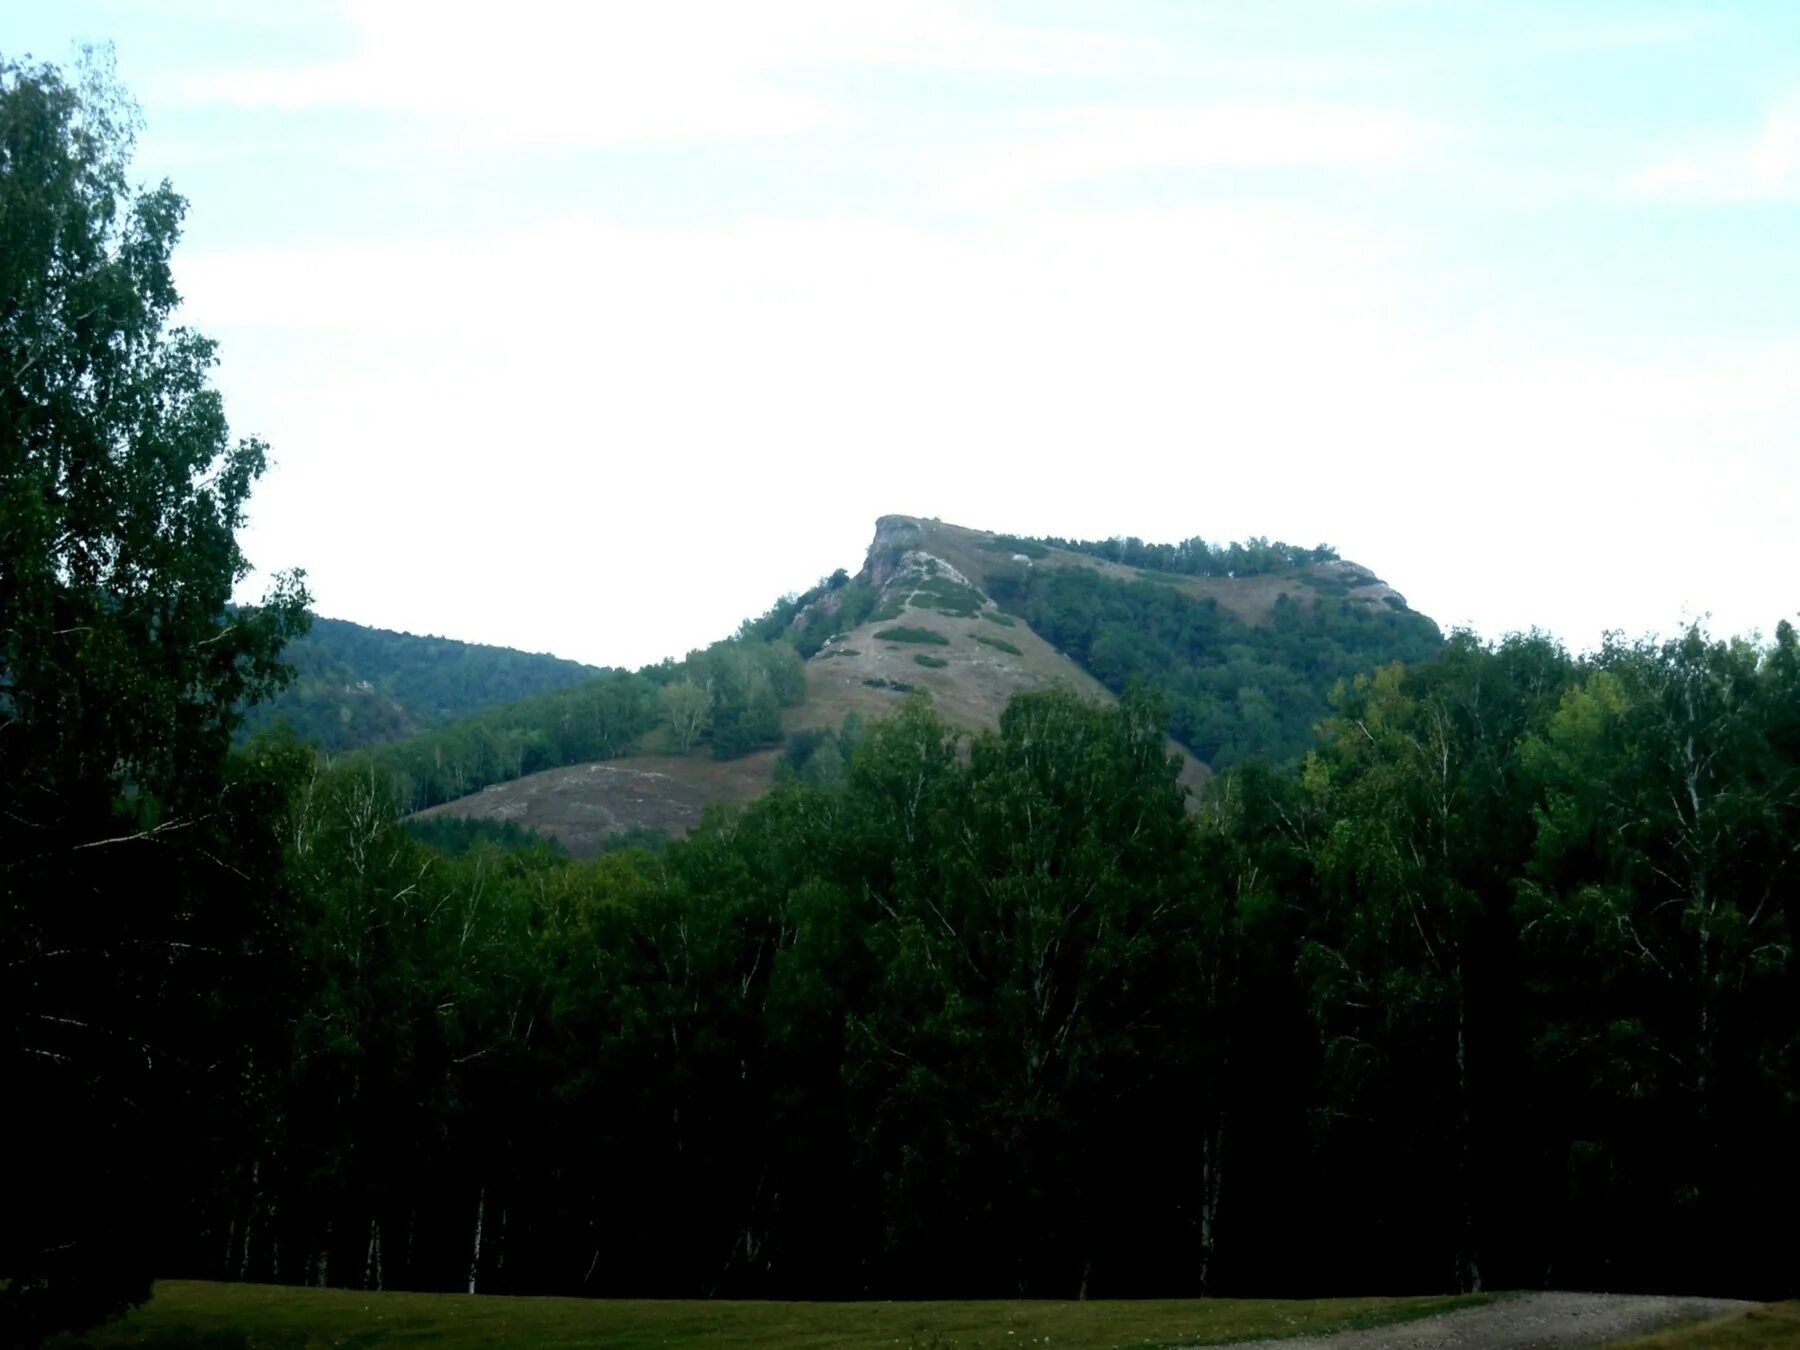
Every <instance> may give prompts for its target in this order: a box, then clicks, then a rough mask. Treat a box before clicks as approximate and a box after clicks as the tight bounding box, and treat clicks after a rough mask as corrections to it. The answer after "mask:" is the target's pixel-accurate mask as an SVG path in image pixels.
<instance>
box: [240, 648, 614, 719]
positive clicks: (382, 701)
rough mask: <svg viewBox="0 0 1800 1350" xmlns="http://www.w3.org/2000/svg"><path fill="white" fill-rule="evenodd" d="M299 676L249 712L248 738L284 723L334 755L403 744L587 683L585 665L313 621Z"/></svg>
mask: <svg viewBox="0 0 1800 1350" xmlns="http://www.w3.org/2000/svg"><path fill="white" fill-rule="evenodd" d="M283 658H284V660H285V661H286V663H287V664H288V665H289V666H291V667H292V668H293V672H294V675H293V679H292V680H291V681H290V682H289V683H288V685H287V687H286V688H285V689H283V690H282V691H281V692H280V693H279V694H277V695H276V696H275V697H273V698H271V699H268V700H266V701H265V702H263V703H260V704H257V705H255V706H254V707H252V708H250V709H247V710H246V716H245V720H244V730H245V732H247V733H248V732H255V731H259V730H261V729H263V728H265V727H268V726H272V725H274V723H275V722H277V721H285V722H286V723H287V724H288V725H289V726H291V727H293V729H294V730H295V731H296V732H298V733H299V734H300V735H301V736H302V737H304V738H305V739H307V740H309V741H311V742H312V743H313V744H315V745H317V746H319V747H321V748H322V749H326V750H353V749H357V748H360V747H363V746H369V745H374V744H376V743H377V742H380V741H392V740H399V739H402V738H404V737H407V736H412V735H416V734H418V733H419V732H422V731H425V730H427V729H429V728H431V727H435V726H440V725H442V724H443V723H445V722H449V721H453V720H455V719H456V718H459V717H467V716H470V715H472V714H474V713H477V712H480V711H482V710H483V709H485V708H488V707H491V706H493V705H495V704H500V703H512V702H516V701H518V700H520V699H525V698H531V697H533V696H534V695H538V694H544V693H548V692H550V691H551V690H554V689H561V688H565V687H567V686H568V685H572V684H579V683H581V682H582V681H583V680H588V679H591V678H593V677H594V676H595V675H598V674H600V673H601V672H600V671H598V670H596V669H595V668H594V667H593V666H584V665H582V664H581V663H580V662H579V661H565V660H563V659H561V658H560V657H555V656H547V655H543V654H540V653H534V652H521V651H514V650H513V649H511V648H509V647H490V646H485V645H483V644H481V643H475V642H457V641H455V640H453V639H451V638H440V637H416V636H414V635H413V634H411V633H395V632H390V631H389V630H387V629H384V628H368V627H365V626H364V625H362V624H358V623H347V622H345V621H344V620H342V619H322V618H315V619H314V620H313V622H312V627H311V628H310V629H309V630H308V631H307V632H306V633H305V635H303V636H302V637H299V638H297V639H295V640H294V641H293V642H291V643H290V644H289V645H288V647H287V650H286V651H285V652H284V653H283Z"/></svg>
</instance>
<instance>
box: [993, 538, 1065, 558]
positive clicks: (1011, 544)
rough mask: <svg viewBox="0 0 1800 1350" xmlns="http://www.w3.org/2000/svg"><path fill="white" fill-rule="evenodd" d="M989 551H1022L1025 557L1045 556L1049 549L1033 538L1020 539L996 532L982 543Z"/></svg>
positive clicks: (1048, 553) (1048, 554) (1047, 555)
mask: <svg viewBox="0 0 1800 1350" xmlns="http://www.w3.org/2000/svg"><path fill="white" fill-rule="evenodd" d="M982 548H984V549H986V550H987V551H988V552H989V553H1023V554H1024V555H1025V556H1026V557H1027V558H1047V557H1049V556H1050V550H1049V549H1047V548H1045V547H1044V546H1043V545H1042V544H1040V543H1038V542H1037V541H1036V540H1035V539H1021V538H1019V537H1018V536H1017V535H1015V534H997V535H995V536H994V537H993V538H992V539H990V540H988V541H987V543H985V544H983V545H982Z"/></svg>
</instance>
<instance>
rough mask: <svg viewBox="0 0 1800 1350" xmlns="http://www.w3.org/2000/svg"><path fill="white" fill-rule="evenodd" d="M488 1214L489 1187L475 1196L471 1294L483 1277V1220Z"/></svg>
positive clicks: (470, 1277)
mask: <svg viewBox="0 0 1800 1350" xmlns="http://www.w3.org/2000/svg"><path fill="white" fill-rule="evenodd" d="M486 1214H487V1187H485V1186H484V1187H482V1188H481V1190H479V1191H478V1192H476V1194H475V1242H474V1246H473V1248H472V1249H471V1250H470V1252H469V1292H470V1293H471V1294H472V1293H474V1292H475V1285H476V1283H477V1281H478V1280H479V1279H480V1276H481V1220H482V1218H483V1217H484V1216H485V1215H486Z"/></svg>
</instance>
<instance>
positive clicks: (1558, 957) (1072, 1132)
mask: <svg viewBox="0 0 1800 1350" xmlns="http://www.w3.org/2000/svg"><path fill="white" fill-rule="evenodd" d="M1163 717H1164V712H1163V710H1162V709H1161V708H1160V707H1158V706H1157V705H1156V704H1155V703H1154V702H1153V701H1149V700H1146V699H1143V698H1140V697H1136V696H1133V697H1132V698H1129V699H1128V700H1127V701H1126V703H1125V704H1124V706H1122V707H1120V708H1115V709H1106V708H1101V707H1097V706H1094V705H1090V704H1084V703H1082V702H1081V701H1080V700H1078V699H1075V698H1073V697H1072V696H1070V695H1066V694H1047V695H1034V696H1021V697H1019V698H1017V699H1015V701H1014V703H1013V705H1012V707H1011V708H1009V710H1008V711H1007V713H1006V715H1005V718H1004V719H1003V722H1002V725H1001V728H1000V729H999V731H997V732H995V733H988V734H983V735H977V736H975V737H973V738H969V737H966V736H964V735H961V734H959V733H957V732H956V731H954V730H953V729H952V728H949V727H947V726H946V725H945V724H943V723H942V722H941V721H939V720H938V719H937V718H936V717H935V716H934V715H933V714H932V713H931V712H930V710H929V709H928V708H927V707H925V706H924V705H923V704H921V703H918V702H916V701H915V702H914V703H913V704H911V705H910V706H908V707H906V708H905V709H903V711H902V712H901V713H900V714H899V715H898V716H897V717H895V718H893V719H891V720H888V721H885V722H878V723H875V724H873V725H872V726H870V727H869V728H868V729H867V730H866V732H865V734H864V735H863V736H862V737H861V738H860V739H859V740H858V741H857V742H856V743H855V744H854V745H853V746H852V747H851V749H850V760H849V768H848V772H847V774H846V775H845V777H844V780H843V781H842V783H841V784H840V785H837V786H833V787H828V788H820V787H815V786H809V785H806V784H804V783H800V782H789V783H788V784H786V785H784V786H781V787H779V788H777V789H776V790H775V791H774V792H773V793H772V794H771V795H770V796H768V797H767V798H765V799H763V800H762V801H760V802H758V803H756V804H754V805H752V806H750V807H749V808H747V809H746V810H744V811H743V812H742V813H740V814H737V815H733V816H724V815H722V816H720V817H718V818H717V819H715V820H714V821H713V822H712V823H711V824H710V825H709V826H708V827H706V828H704V829H703V830H701V831H700V832H699V833H698V834H697V835H695V836H694V837H692V838H690V839H689V840H687V841H684V842H677V843H673V844H671V845H669V846H667V847H666V848H665V849H664V850H662V851H661V852H660V853H658V854H655V855H651V854H643V853H638V852H635V851H632V850H629V849H626V850H620V851H617V852H614V853H612V854H609V855H607V856H606V857H604V858H602V859H599V860H597V861H595V862H592V863H579V862H571V861H569V860H567V859H562V858H558V857H555V856H553V855H551V854H549V853H548V852H545V851H542V850H533V849H529V848H528V849H524V850H519V849H510V850H509V849H502V848H495V847H488V848H480V847H478V848H476V849H474V850H472V851H470V852H467V853H464V854H462V855H460V856H458V857H454V858H452V857H448V856H444V855H440V854H437V853H434V852H433V851H432V850H429V849H427V848H424V847H422V846H420V845H419V844H417V843H416V842H414V841H412V840H411V839H410V838H409V837H408V836H406V835H405V833H404V832H403V831H402V830H401V829H400V828H399V827H398V825H397V823H396V818H397V814H398V813H397V807H396V805H395V803H394V802H393V801H392V799H391V798H389V797H387V796H386V795H385V787H384V784H383V781H382V779H381V778H380V777H379V775H370V774H368V773H367V772H366V771H359V770H355V769H340V770H336V771H322V770H320V769H319V768H318V767H317V765H316V764H315V763H314V761H313V759H312V757H311V756H310V754H308V753H307V752H306V751H305V750H304V748H303V747H299V746H296V745H292V744H284V743H281V742H265V743H262V744H260V745H259V746H258V747H257V748H256V750H255V752H254V760H253V762H254V763H256V764H257V765H258V766H260V772H261V773H263V774H266V775H268V776H269V777H270V779H271V780H283V779H285V780H286V781H288V782H290V784H291V785H292V786H291V787H290V788H289V790H288V797H287V800H288V802H289V807H288V810H289V811H290V812H292V813H293V814H291V815H289V816H287V817H285V818H283V820H282V822H281V824H280V825H279V827H278V830H277V833H278V834H279V835H280V836H281V837H282V838H284V839H287V840H291V841H293V845H292V847H293V848H294V849H295V852H293V853H291V854H289V855H287V856H286V857H285V858H284V860H283V862H282V864H281V867H280V874H279V881H278V883H277V885H278V887H279V894H280V895H281V897H282V898H281V899H280V900H279V901H275V900H273V897H271V903H274V904H275V905H276V908H277V909H278V910H279V911H280V913H281V914H282V915H283V916H284V918H283V919H282V921H281V922H282V924H283V925H284V926H285V928H286V931H287V933H288V937H287V939H286V941H285V942H284V943H283V944H281V945H280V946H279V947H278V948H277V949H274V950H272V951H271V952H270V953H269V959H270V960H271V961H272V962H273V965H272V966H271V967H270V968H269V970H268V971H267V973H266V974H265V976H264V977H263V978H259V979H257V980H256V981H254V982H253V985H254V987H255V988H257V989H258V990H261V991H280V993H279V996H278V997H277V996H274V995H272V994H267V993H265V995H264V997H266V998H267V999H268V1001H267V1003H265V1004H264V1006H263V1007H262V1009H261V1011H260V1012H257V1011H256V1010H255V1009H254V1008H246V1009H241V1010H239V1011H238V1013H237V1014H236V1015H235V1017H234V1022H235V1024H236V1025H237V1026H239V1027H240V1028H246V1029H247V1028H252V1027H257V1028H261V1033H260V1034H261V1035H262V1036H266V1037H268V1038H269V1039H268V1040H267V1041H264V1042H261V1043H260V1044H259V1043H258V1042H257V1041H256V1040H255V1039H254V1038H250V1039H249V1040H248V1042H247V1044H246V1047H245V1053H246V1054H250V1053H254V1054H255V1055H256V1057H257V1058H258V1059H260V1060H261V1061H262V1062H264V1063H265V1064H276V1065H286V1066H291V1067H288V1068H284V1069H283V1070H282V1072H281V1073H279V1074H278V1075H277V1076H276V1080H275V1083H273V1084H271V1085H270V1087H269V1088H268V1089H266V1090H263V1091H259V1092H255V1093H248V1094H246V1095H244V1096H242V1097H241V1098H238V1099H236V1100H233V1101H230V1102H220V1103H218V1107H219V1109H220V1111H221V1119H220V1120H219V1122H218V1125H217V1126H216V1128H217V1131H218V1134H219V1136H220V1137H221V1138H222V1139H224V1140H226V1141H228V1143H229V1146H228V1147H224V1148H222V1149H220V1150H218V1151H215V1152H214V1153H213V1154H212V1155H211V1156H210V1157H209V1159H208V1161H207V1166H206V1167H205V1169H204V1170H203V1171H202V1172H201V1173H199V1174H197V1175H196V1176H195V1177H194V1179H193V1184H192V1187H191V1191H192V1194H193V1196H194V1201H193V1203H192V1205H191V1206H190V1207H187V1208H185V1209H184V1212H183V1221H182V1224H181V1225H180V1228H181V1231H183V1232H185V1233H187V1234H189V1235H190V1237H191V1241H192V1243H193V1245H192V1247H191V1249H189V1255H188V1256H187V1258H186V1259H185V1260H184V1261H183V1262H182V1263H181V1268H182V1269H183V1270H184V1271H186V1272H187V1273H191V1274H201V1273H208V1274H216V1275H231V1276H236V1277H250V1278H263V1279H286V1280H311V1281H318V1280H328V1281H330V1282H334V1283H335V1282H345V1283H351V1284H358V1283H369V1284H374V1283H378V1282H380V1283H386V1284H389V1285H395V1286H408V1287H410V1286H418V1287H432V1288H452V1287H466V1282H467V1281H469V1280H471V1279H473V1280H474V1281H475V1283H476V1284H477V1286H478V1287H479V1288H482V1289H488V1290H513V1291H526V1290H541V1291H562V1292H589V1293H607V1294H626V1293H656V1294H668V1295H705V1294H712V1293H719V1294H724V1293H731V1294H740V1295H778V1296H784V1297H846V1296H851V1295H873V1296H910V1295H955V1294H968V1295H974V1294H995V1293H1023V1294H1026V1295H1045V1296H1073V1295H1076V1294H1078V1293H1081V1292H1084V1291H1085V1292H1087V1293H1089V1294H1091V1295H1095V1296H1099V1295H1128V1294H1143V1293H1150V1292H1159V1293H1165V1294H1168V1293H1200V1292H1205V1293H1214V1294H1268V1295H1275V1294H1289V1295H1297V1294H1324V1293H1338V1292H1344V1291H1348V1290H1354V1289H1366V1288H1369V1287H1372V1286H1374V1285H1383V1286H1386V1287H1404V1288H1414V1289H1441V1290H1454V1289H1467V1288H1472V1287H1476V1286H1477V1285H1478V1284H1479V1285H1481V1286H1483V1287H1519V1286H1527V1287H1529V1286H1541V1285H1545V1284H1552V1283H1553V1284H1558V1285H1569V1286H1588V1285H1601V1286H1606V1287H1612V1288H1643V1289H1658V1288H1672V1287H1682V1288H1704V1289H1709V1290H1713V1291H1717V1292H1728V1293H1741V1294H1748V1295H1755V1296H1774V1295H1777V1294H1781V1293H1784V1292H1791V1291H1792V1289H1793V1279H1794V1276H1793V1271H1794V1266H1793V1261H1792V1257H1793V1254H1794V1253H1793V1248H1792V1244H1791V1242H1790V1241H1789V1240H1787V1239H1785V1238H1776V1239H1775V1240H1773V1241H1771V1240H1769V1238H1768V1237H1767V1236H1766V1229H1765V1226H1764V1224H1763V1222H1762V1220H1763V1219H1764V1218H1766V1216H1767V1215H1769V1214H1770V1213H1775V1212H1780V1211H1781V1210H1782V1209H1783V1208H1784V1207H1785V1206H1786V1205H1787V1204H1791V1203H1792V1202H1793V1200H1794V1199H1795V1198H1796V1197H1797V1195H1800V1168H1797V1167H1796V1163H1795V1159H1794V1157H1793V1153H1792V1149H1791V1147H1790V1146H1789V1145H1790V1144H1791V1139H1792V1138H1793V1137H1794V1133H1793V1132H1794V1130H1795V1128H1796V1126H1797V1125H1800V1120H1796V1118H1795V1117H1796V1108H1795V1101H1796V1086H1797V1081H1796V1072H1797V1071H1800V1063H1797V1062H1796V1056H1795V1045H1796V1037H1797V1036H1800V1025H1796V1021H1797V1018H1800V1000H1797V999H1796V998H1795V994H1796V983H1797V981H1796V975H1795V971H1794V968H1793V962H1792V955H1791V947H1792V934H1793V931H1794V930H1793V926H1794V923H1795V922H1796V920H1797V919H1800V908H1797V907H1800V886H1797V884H1796V881H1797V879H1796V876H1795V865H1794V857H1795V847H1794V845H1795V841H1796V840H1797V839H1800V644H1797V643H1796V640H1795V635H1794V633H1793V631H1792V629H1790V628H1788V627H1787V626H1785V625H1784V626H1783V627H1782V628H1781V630H1780V633H1779V635H1778V638H1777V640H1776V642H1775V643H1774V644H1773V645H1772V646H1770V647H1768V648H1762V649H1758V648H1754V647H1751V646H1749V645H1746V644H1742V643H1722V642H1714V641H1709V640H1708V639H1706V638H1705V637H1704V636H1703V635H1701V634H1698V633H1692V634H1689V635H1687V636H1685V637H1683V638H1681V639H1678V640H1675V641H1671V642H1668V643H1664V644H1644V645H1632V646H1618V647H1615V648H1612V649H1609V650H1608V651H1606V652H1603V653H1600V654H1598V655H1596V656H1594V657H1592V658H1589V659H1585V660H1574V659H1571V658H1570V657H1568V656H1567V655H1566V654H1564V653H1563V652H1562V651H1561V650H1560V649H1559V648H1558V647H1557V646H1556V645H1555V644H1554V643H1552V642H1550V641H1549V640H1547V639H1543V638H1520V639H1513V640H1509V641H1508V642H1505V643H1502V644H1500V645H1498V646H1495V647H1487V646H1483V645H1482V644H1480V643H1478V642H1476V641H1474V640H1472V639H1469V638H1467V637H1460V636H1459V637H1458V638H1456V639H1455V640H1454V641H1453V642H1452V643H1451V645H1450V647H1449V648H1448V650H1447V651H1446V652H1445V653H1444V654H1443V656H1442V657H1441V658H1440V659H1438V660H1436V661H1433V662H1430V663H1426V664H1423V665H1420V666H1417V667H1414V668H1411V669H1402V668H1399V667H1392V668H1389V669H1388V670H1386V671H1384V672H1382V673H1380V674H1378V675H1377V676H1375V677H1374V678H1372V679H1367V680H1363V681H1359V682H1354V683H1352V684H1349V685H1347V686H1345V687H1344V689H1343V690H1342V691H1341V693H1340V696H1339V699H1338V705H1337V708H1336V709H1335V711H1334V713H1333V716H1332V718H1331V720H1330V722H1329V724H1328V726H1327V728H1326V735H1325V737H1324V739H1323V741H1322V742H1321V743H1320V744H1319V746H1318V747H1317V748H1316V749H1315V750H1314V751H1313V752H1311V753H1310V754H1309V755H1308V756H1307V757H1306V759H1305V760H1304V762H1303V764H1302V766H1301V767H1300V769H1299V770H1298V771H1297V772H1293V773H1282V772H1277V771H1273V770H1271V769H1269V768H1267V767H1263V766H1259V765H1251V766H1246V767H1244V768H1242V769H1239V770H1234V771H1231V772H1228V773H1226V774H1224V775H1222V776H1221V777H1220V778H1219V779H1218V780H1216V781H1215V783H1214V784H1213V785H1212V787H1211V788H1210V789H1209V793H1208V796H1207V800H1206V802H1205V805H1204V809H1203V810H1202V811H1201V812H1200V813H1199V814H1198V816H1195V815H1193V814H1192V813H1190V812H1189V811H1188V810H1187V809H1186V807H1185V803H1184V800H1183V796H1182V794H1181V792H1180V791H1179V790H1178V789H1177V787H1176V786H1175V782H1174V768H1173V765H1172V763H1171V761H1169V759H1168V758H1167V757H1166V755H1165V753H1164V751H1163V749H1162V730H1161V729H1162V725H1163ZM296 1011H297V1016H296ZM253 1046H255V1047H257V1048H255V1049H254V1050H253V1049H252V1047H253ZM225 1157H228V1158H231V1159H234V1160H235V1162H234V1163H233V1165H231V1166H228V1167H221V1166H219V1161H220V1159H221V1158H225ZM184 1189H187V1188H184ZM234 1234H235V1235H236V1236H235V1237H234V1236H233V1235H234ZM234 1243H235V1244H236V1245H235V1246H234V1245H233V1244H234ZM227 1250H229V1251H230V1255H229V1256H228V1257H225V1256H221V1253H224V1252H226V1251H227Z"/></svg>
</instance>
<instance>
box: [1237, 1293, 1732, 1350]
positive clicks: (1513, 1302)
mask: <svg viewBox="0 0 1800 1350" xmlns="http://www.w3.org/2000/svg"><path fill="white" fill-rule="evenodd" d="M1752 1306H1753V1305H1751V1304H1748V1303H1743V1302H1740V1301H1738V1300H1736V1299H1724V1298H1674V1297H1665V1296H1659V1295H1647V1294H1572V1293H1532V1294H1512V1295H1507V1296H1505V1297H1502V1298H1498V1299H1496V1300H1494V1301H1493V1302H1492V1303H1487V1304H1483V1305H1482V1306H1480V1307H1477V1308H1463V1309H1459V1310H1458V1311H1456V1312H1448V1313H1440V1314H1438V1315H1437V1316H1435V1317H1426V1318H1421V1319H1420V1320H1418V1321H1416V1322H1402V1323H1400V1324H1398V1325H1396V1326H1387V1327H1372V1328H1370V1329H1368V1330H1364V1331H1344V1332H1338V1333H1336V1334H1334V1335H1330V1336H1298V1337H1294V1338H1292V1339H1289V1340H1279V1341H1249V1342H1245V1343H1244V1344H1246V1345H1261V1346H1269V1347H1271V1348H1272V1350H1273V1347H1277V1346H1279V1347H1281V1350H1567V1348H1572V1347H1578V1346H1603V1345H1610V1344H1612V1343H1613V1342H1615V1341H1620V1340H1624V1339H1626V1338H1627V1337H1632V1336H1642V1335H1646V1334H1648V1333H1650V1332H1654V1331H1659V1330H1661V1329H1662V1328H1664V1327H1669V1326H1673V1325H1675V1324H1676V1323H1679V1322H1693V1321H1698V1320H1700V1319H1702V1318H1708V1317H1719V1316H1722V1315H1724V1314H1726V1313H1732V1312H1740V1311H1743V1310H1745V1309H1747V1308H1750V1307H1752Z"/></svg>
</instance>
